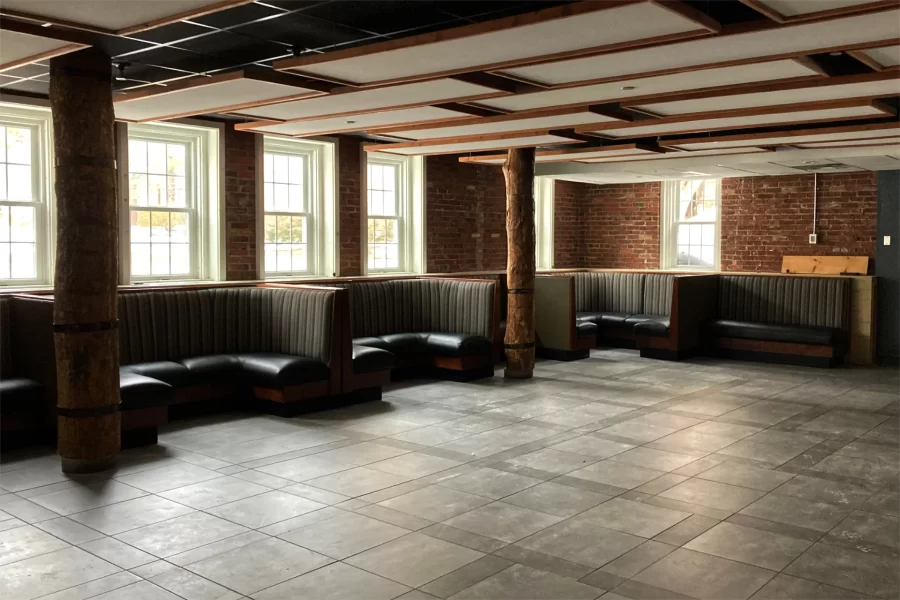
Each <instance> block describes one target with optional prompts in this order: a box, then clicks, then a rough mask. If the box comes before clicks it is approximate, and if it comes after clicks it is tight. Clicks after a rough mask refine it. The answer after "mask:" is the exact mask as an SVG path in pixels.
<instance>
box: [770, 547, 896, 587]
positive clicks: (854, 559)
mask: <svg viewBox="0 0 900 600" xmlns="http://www.w3.org/2000/svg"><path fill="white" fill-rule="evenodd" d="M784 572H785V573H786V574H788V575H795V576H797V577H803V578H804V579H812V580H813V581H818V582H821V583H827V584H829V585H833V586H837V587H840V588H844V589H848V590H853V591H856V592H861V593H864V594H869V595H870V596H878V597H881V598H895V597H897V591H898V590H900V570H898V569H897V557H896V556H892V557H885V556H877V555H874V554H867V553H864V552H859V551H857V550H852V549H850V548H844V547H842V546H833V545H829V544H825V543H822V542H819V543H817V544H815V545H814V546H813V547H812V548H810V549H809V550H807V551H806V552H804V553H803V554H802V555H801V556H800V558H798V559H797V560H795V561H794V562H793V563H791V565H790V566H789V567H788V568H786V569H785V570H784Z"/></svg>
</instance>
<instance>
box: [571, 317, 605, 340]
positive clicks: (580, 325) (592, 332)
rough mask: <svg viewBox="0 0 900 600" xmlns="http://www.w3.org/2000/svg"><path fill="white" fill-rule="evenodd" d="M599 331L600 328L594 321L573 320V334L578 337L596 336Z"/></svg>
mask: <svg viewBox="0 0 900 600" xmlns="http://www.w3.org/2000/svg"><path fill="white" fill-rule="evenodd" d="M599 332H600V328H599V327H597V324H596V323H592V322H590V321H576V322H575V334H576V335H577V336H578V337H582V338H587V337H597V334H598V333H599Z"/></svg>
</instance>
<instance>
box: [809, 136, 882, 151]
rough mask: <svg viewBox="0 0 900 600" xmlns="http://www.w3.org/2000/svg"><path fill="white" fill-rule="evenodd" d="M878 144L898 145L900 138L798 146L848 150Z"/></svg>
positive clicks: (812, 143)
mask: <svg viewBox="0 0 900 600" xmlns="http://www.w3.org/2000/svg"><path fill="white" fill-rule="evenodd" d="M880 144H900V136H897V137H887V138H877V139H874V140H847V141H843V142H810V143H808V144H798V145H799V146H800V147H801V148H849V147H852V146H873V145H880Z"/></svg>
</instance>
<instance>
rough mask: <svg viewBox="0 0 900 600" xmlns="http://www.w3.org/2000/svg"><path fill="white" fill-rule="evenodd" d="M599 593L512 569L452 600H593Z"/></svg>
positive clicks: (555, 577)
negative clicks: (563, 599)
mask: <svg viewBox="0 0 900 600" xmlns="http://www.w3.org/2000/svg"><path fill="white" fill-rule="evenodd" d="M599 591H600V590H598V589H597V588H593V587H591V586H588V585H584V584H583V583H578V582H576V581H572V580H570V579H565V578H563V577H559V576H558V575H554V574H552V573H545V572H544V571H538V570H537V569H532V568H529V567H526V566H523V565H513V566H511V567H509V568H508V569H505V570H503V571H501V572H500V573H497V574H496V575H494V576H492V577H489V578H487V579H485V580H484V581H482V582H480V583H477V584H475V585H473V586H472V587H470V588H467V589H465V590H463V591H461V592H459V593H458V594H455V595H453V596H451V599H452V600H522V599H523V598H529V599H530V600H560V599H562V598H566V599H567V600H568V599H571V600H579V599H582V598H583V599H584V600H593V599H594V598H597V597H598V595H599V593H598V592H599Z"/></svg>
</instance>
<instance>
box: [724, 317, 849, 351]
mask: <svg viewBox="0 0 900 600" xmlns="http://www.w3.org/2000/svg"><path fill="white" fill-rule="evenodd" d="M706 333H707V334H708V335H712V336H715V337H730V338H740V339H745V340H762V341H767V342H791V343H796V344H821V345H825V346H834V345H836V344H837V343H838V341H839V340H840V335H841V330H840V329H837V328H835V327H813V326H809V325H783V324H778V323H756V322H753V321H732V320H726V319H719V320H717V321H711V322H710V323H709V324H708V325H707V327H706Z"/></svg>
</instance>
